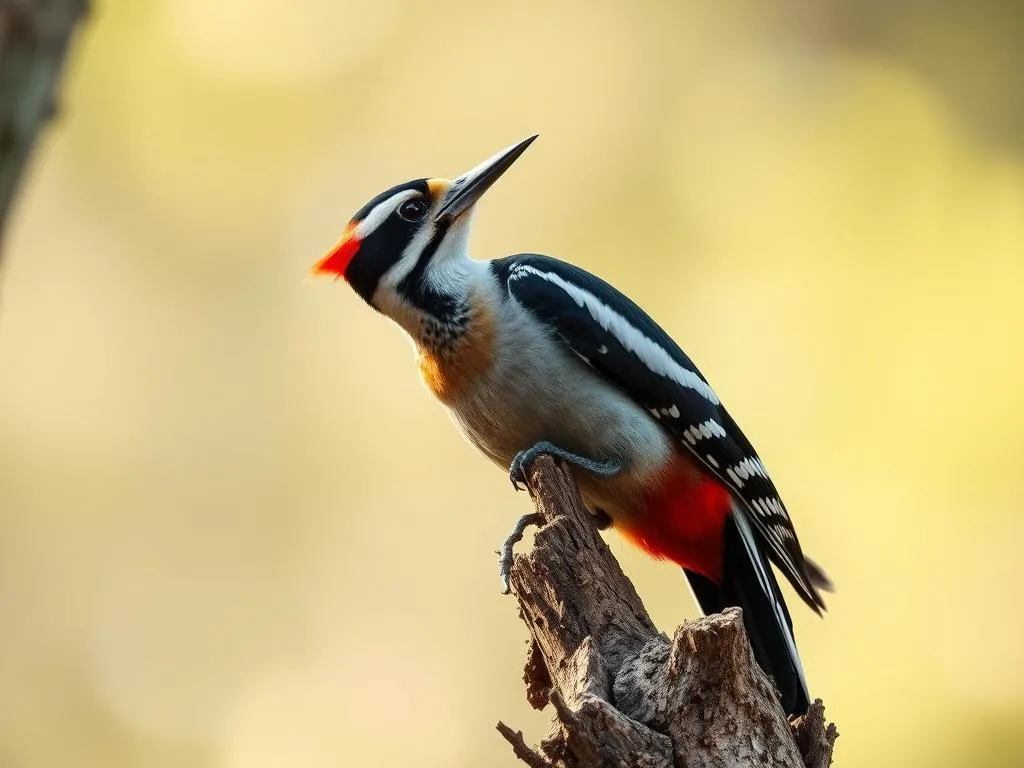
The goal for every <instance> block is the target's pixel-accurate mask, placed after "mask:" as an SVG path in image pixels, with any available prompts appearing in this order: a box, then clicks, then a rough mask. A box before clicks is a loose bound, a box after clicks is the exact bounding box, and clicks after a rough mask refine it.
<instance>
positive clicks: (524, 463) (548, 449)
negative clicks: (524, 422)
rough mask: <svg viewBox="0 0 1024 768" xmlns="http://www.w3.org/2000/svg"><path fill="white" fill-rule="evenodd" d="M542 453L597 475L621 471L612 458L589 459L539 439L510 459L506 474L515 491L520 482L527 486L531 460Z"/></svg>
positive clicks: (607, 475)
mask: <svg viewBox="0 0 1024 768" xmlns="http://www.w3.org/2000/svg"><path fill="white" fill-rule="evenodd" d="M543 453H546V454H548V455H550V456H554V457H555V458H557V459H561V460H562V461H566V462H568V463H569V464H573V465H575V466H577V467H580V468H581V469H585V470H587V471H588V472H590V473H591V474H593V475H597V476H598V477H613V476H614V475H617V474H619V472H621V471H622V464H621V463H620V462H618V461H615V460H614V459H607V460H605V461H601V460H600V459H590V458H587V457H586V456H580V455H579V454H576V453H572V452H571V451H567V450H565V449H564V448H559V447H558V446H557V445H555V444H554V443H549V442H548V441H547V440H541V441H540V442H539V443H536V444H535V445H532V446H530V447H529V448H527V449H526V450H525V451H520V452H519V453H517V454H516V455H515V458H514V459H512V465H511V466H510V467H509V468H508V476H509V479H510V480H511V481H512V487H513V488H515V489H516V490H517V491H518V490H521V489H520V487H519V484H520V483H522V484H523V488H529V486H530V481H529V480H528V478H527V473H528V472H529V471H530V467H531V466H532V464H533V462H534V461H536V460H537V457H538V456H540V455H541V454H543Z"/></svg>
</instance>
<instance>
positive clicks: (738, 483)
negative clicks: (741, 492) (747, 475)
mask: <svg viewBox="0 0 1024 768" xmlns="http://www.w3.org/2000/svg"><path fill="white" fill-rule="evenodd" d="M725 473H726V474H727V475H728V476H729V479H730V480H732V481H733V483H734V484H735V485H736V487H737V488H742V487H743V481H742V480H740V479H739V478H738V477H737V476H736V473H735V472H733V470H732V467H729V468H728V469H727V470H725Z"/></svg>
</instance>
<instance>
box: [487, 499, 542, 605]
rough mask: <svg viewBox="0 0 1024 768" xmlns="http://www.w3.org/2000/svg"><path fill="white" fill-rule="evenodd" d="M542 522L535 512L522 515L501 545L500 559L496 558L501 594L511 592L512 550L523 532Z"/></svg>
mask: <svg viewBox="0 0 1024 768" xmlns="http://www.w3.org/2000/svg"><path fill="white" fill-rule="evenodd" d="M543 522H544V520H543V518H542V517H541V516H540V515H539V514H537V513H536V512H532V513H530V514H528V515H523V516H522V517H520V518H519V519H518V520H517V521H516V525H515V527H514V528H513V529H512V533H510V534H509V536H508V538H507V539H505V541H504V543H503V544H502V545H501V552H500V553H499V554H500V557H499V558H498V570H499V571H500V573H501V586H502V589H501V594H503V595H507V594H509V593H510V592H511V591H512V585H511V583H510V582H511V577H512V555H513V554H514V552H513V550H514V548H515V546H516V544H517V543H518V542H519V541H520V540H521V539H522V538H523V531H525V530H526V529H527V528H528V527H529V526H531V525H540V524H541V523H543Z"/></svg>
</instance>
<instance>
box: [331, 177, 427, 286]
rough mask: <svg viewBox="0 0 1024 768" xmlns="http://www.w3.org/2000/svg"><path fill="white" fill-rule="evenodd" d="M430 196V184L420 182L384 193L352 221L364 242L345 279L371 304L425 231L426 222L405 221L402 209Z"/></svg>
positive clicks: (400, 186)
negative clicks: (405, 205)
mask: <svg viewBox="0 0 1024 768" xmlns="http://www.w3.org/2000/svg"><path fill="white" fill-rule="evenodd" d="M429 196H430V188H429V187H428V185H427V180H426V179H416V180H415V181H409V182H406V183H405V184H399V185H398V186H397V187H392V188H391V189H389V190H387V191H386V192H382V193H381V194H379V195H377V196H376V197H375V198H373V199H372V200H371V201H370V202H368V203H367V204H366V205H364V206H363V207H362V208H361V209H360V210H359V211H358V212H357V213H356V215H355V216H353V217H352V224H353V225H354V230H353V234H354V235H355V236H356V237H358V238H359V239H360V241H361V242H360V246H359V251H358V252H357V253H356V255H355V256H354V257H353V258H352V262H351V263H350V264H349V267H348V269H347V270H346V272H345V278H346V279H347V280H348V282H349V284H350V285H351V286H352V287H353V288H354V289H355V290H356V292H357V293H358V294H359V295H360V296H362V297H363V299H365V300H366V301H367V302H369V303H370V304H372V303H373V295H374V293H375V292H376V290H377V286H378V285H379V284H380V281H381V278H383V277H384V275H385V274H387V273H388V272H389V271H390V270H391V269H392V268H393V267H394V266H395V265H396V264H397V263H398V262H399V261H400V260H401V259H402V256H403V254H404V253H406V252H407V251H408V249H409V246H410V244H412V243H413V241H414V240H415V239H416V236H417V234H418V233H420V232H421V231H422V230H423V229H424V222H411V221H408V220H406V219H403V218H402V217H401V216H399V215H398V213H397V211H398V209H399V208H400V207H401V205H402V203H404V202H406V201H407V200H412V199H414V198H417V197H422V198H424V200H428V199H429Z"/></svg>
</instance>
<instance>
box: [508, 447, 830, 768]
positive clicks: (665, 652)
mask: <svg viewBox="0 0 1024 768" xmlns="http://www.w3.org/2000/svg"><path fill="white" fill-rule="evenodd" d="M530 483H531V493H532V495H533V498H534V501H535V503H536V506H537V512H538V514H539V515H540V517H541V519H542V520H543V525H542V527H541V528H540V530H539V531H538V532H537V536H536V539H535V541H534V546H533V551H532V552H530V553H529V554H517V555H516V556H515V558H514V561H513V567H512V578H511V583H512V588H513V591H514V593H515V595H516V597H517V598H518V600H519V610H520V615H521V616H522V618H523V621H525V622H526V624H527V626H528V627H529V629H530V634H531V635H532V637H533V643H532V646H531V650H530V653H529V656H528V659H527V664H526V674H525V681H526V695H527V699H528V700H529V702H530V704H531V705H532V706H534V707H535V708H537V709H542V708H543V707H545V706H546V705H547V704H548V703H550V704H551V705H552V707H553V709H554V721H553V723H552V726H551V730H550V732H549V733H548V735H547V737H546V738H545V739H544V740H543V741H542V742H541V744H540V748H539V750H535V749H533V748H531V747H529V746H528V745H527V744H526V743H525V741H524V740H523V737H522V734H521V733H519V732H515V731H513V730H512V729H511V728H509V727H508V726H506V725H505V724H504V723H499V724H498V730H499V731H500V732H501V733H502V735H503V736H505V738H506V739H508V741H509V742H510V743H511V744H512V747H513V749H514V751H515V754H516V756H517V757H519V758H520V760H522V761H523V762H525V763H527V764H528V765H530V766H532V768H555V767H556V766H557V767H559V768H561V767H563V766H564V767H565V768H597V766H621V767H622V768H672V767H673V766H677V767H678V768H683V766H685V768H738V767H739V766H759V767H760V766H764V768H804V767H805V766H806V768H827V766H829V765H830V764H831V762H832V745H833V743H834V742H835V739H836V737H837V736H838V732H837V731H836V728H835V726H834V725H829V726H828V727H827V728H826V726H825V721H824V707H823V705H822V703H821V700H816V701H815V702H814V703H813V704H812V705H811V708H810V711H809V712H808V713H807V715H805V716H804V717H802V718H799V719H796V720H794V721H793V722H792V723H791V722H789V721H788V720H787V719H786V716H785V714H784V713H783V711H782V707H781V705H780V703H779V695H778V692H777V691H776V690H775V686H774V685H773V684H772V682H771V680H770V679H769V678H768V677H766V676H765V674H764V673H763V672H762V671H761V669H760V667H758V665H757V663H756V662H755V661H754V658H753V654H752V653H751V650H750V644H749V643H748V642H747V635H746V632H745V631H744V629H743V620H742V615H741V613H740V610H739V609H738V608H730V609H728V610H727V611H725V612H724V613H721V614H716V615H713V616H706V617H703V618H701V619H697V620H695V621H688V622H686V623H684V624H683V625H682V626H680V627H679V628H678V629H676V631H675V634H674V636H673V637H672V639H671V640H670V639H669V638H668V637H666V636H665V635H664V634H661V633H659V632H658V630H657V629H655V627H654V624H653V623H652V622H651V619H650V617H649V616H648V615H647V611H646V610H645V609H644V606H643V604H642V603H641V602H640V598H639V597H638V596H637V593H636V590H635V589H634V588H633V585H632V583H631V582H630V581H629V580H628V579H627V578H626V576H625V574H623V572H622V569H621V568H620V567H619V564H618V563H617V562H616V560H615V558H614V557H613V556H612V554H611V551H610V550H609V549H608V546H607V545H606V544H605V543H604V541H603V540H602V538H601V536H600V534H599V533H598V532H597V530H596V528H595V526H594V524H593V522H592V521H591V516H590V514H589V513H588V512H587V511H586V509H585V508H584V506H583V502H582V501H581V500H580V496H579V493H578V492H577V490H576V486H575V484H574V483H573V480H572V478H571V476H570V474H569V473H568V472H567V471H566V470H565V469H564V468H563V467H561V466H556V465H555V463H554V462H553V461H552V459H550V458H549V457H547V456H542V457H541V458H540V459H538V460H537V461H536V462H535V463H534V466H533V468H532V469H531V472H530Z"/></svg>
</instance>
